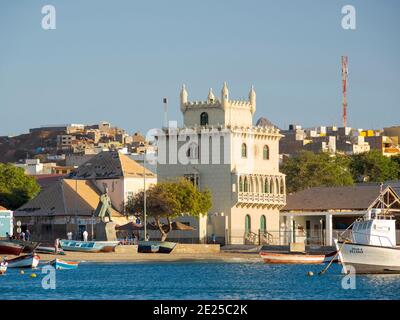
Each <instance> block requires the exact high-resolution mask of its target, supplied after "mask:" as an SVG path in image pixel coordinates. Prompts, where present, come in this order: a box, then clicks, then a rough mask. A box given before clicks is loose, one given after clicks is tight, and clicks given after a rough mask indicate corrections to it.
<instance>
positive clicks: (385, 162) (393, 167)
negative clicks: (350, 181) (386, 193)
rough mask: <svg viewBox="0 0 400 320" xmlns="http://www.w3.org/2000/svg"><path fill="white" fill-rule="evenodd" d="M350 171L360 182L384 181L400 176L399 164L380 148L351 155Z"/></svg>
mask: <svg viewBox="0 0 400 320" xmlns="http://www.w3.org/2000/svg"><path fill="white" fill-rule="evenodd" d="M350 171H351V173H352V175H353V178H354V180H356V181H359V182H366V181H370V182H383V181H386V180H396V179H397V178H398V177H399V164H398V163H397V162H396V161H394V160H392V159H391V158H389V157H386V156H384V155H383V154H382V153H381V152H380V151H378V150H371V151H369V152H366V153H361V154H356V155H353V156H352V157H351V162H350Z"/></svg>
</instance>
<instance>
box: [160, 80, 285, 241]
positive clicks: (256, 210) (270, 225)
mask: <svg viewBox="0 0 400 320" xmlns="http://www.w3.org/2000/svg"><path fill="white" fill-rule="evenodd" d="M255 110H256V93H255V91H254V89H253V88H252V89H251V90H250V93H249V100H248V101H235V100H231V99H229V90H228V87H227V85H226V83H225V84H224V86H223V88H222V91H221V99H216V98H215V96H214V93H213V92H212V90H211V89H210V92H209V94H208V98H207V100H206V101H194V102H189V101H188V93H187V91H186V88H185V87H183V88H182V91H181V111H182V114H183V118H184V121H183V124H184V127H182V128H168V129H166V130H164V131H163V132H162V133H160V134H158V135H157V145H158V166H157V175H158V179H159V181H163V180H168V179H176V178H178V177H186V178H188V179H190V180H191V181H193V183H195V184H196V185H197V186H198V187H199V188H200V190H204V189H205V188H208V189H209V190H210V191H211V193H212V202H213V207H212V208H211V210H210V211H209V212H208V214H207V215H206V216H205V217H203V218H200V219H199V221H193V224H194V225H195V227H196V228H197V229H198V237H199V240H200V241H206V240H207V239H208V241H210V239H211V237H212V235H215V237H216V238H217V240H218V242H222V243H227V244H243V243H253V244H258V243H260V242H265V241H267V240H268V242H272V241H273V238H276V237H278V238H279V235H278V233H279V209H280V208H282V207H283V206H284V205H285V203H286V195H285V177H284V175H283V174H281V173H280V172H279V150H278V149H279V139H280V138H281V137H282V135H281V134H280V133H279V130H278V129H276V128H274V127H256V126H253V115H254V112H255ZM192 220H194V219H192ZM260 240H261V241H260Z"/></svg>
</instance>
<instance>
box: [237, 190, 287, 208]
mask: <svg viewBox="0 0 400 320" xmlns="http://www.w3.org/2000/svg"><path fill="white" fill-rule="evenodd" d="M238 203H239V204H242V205H260V206H277V207H283V206H285V204H286V194H279V193H258V192H239V193H238Z"/></svg>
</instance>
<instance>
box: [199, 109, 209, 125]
mask: <svg viewBox="0 0 400 320" xmlns="http://www.w3.org/2000/svg"><path fill="white" fill-rule="evenodd" d="M200 125H201V126H206V125H208V113H207V112H202V113H201V115H200Z"/></svg>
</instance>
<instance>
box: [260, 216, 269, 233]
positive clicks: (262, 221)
mask: <svg viewBox="0 0 400 320" xmlns="http://www.w3.org/2000/svg"><path fill="white" fill-rule="evenodd" d="M260 231H261V232H266V231H267V220H266V219H265V215H262V216H261V217H260Z"/></svg>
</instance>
